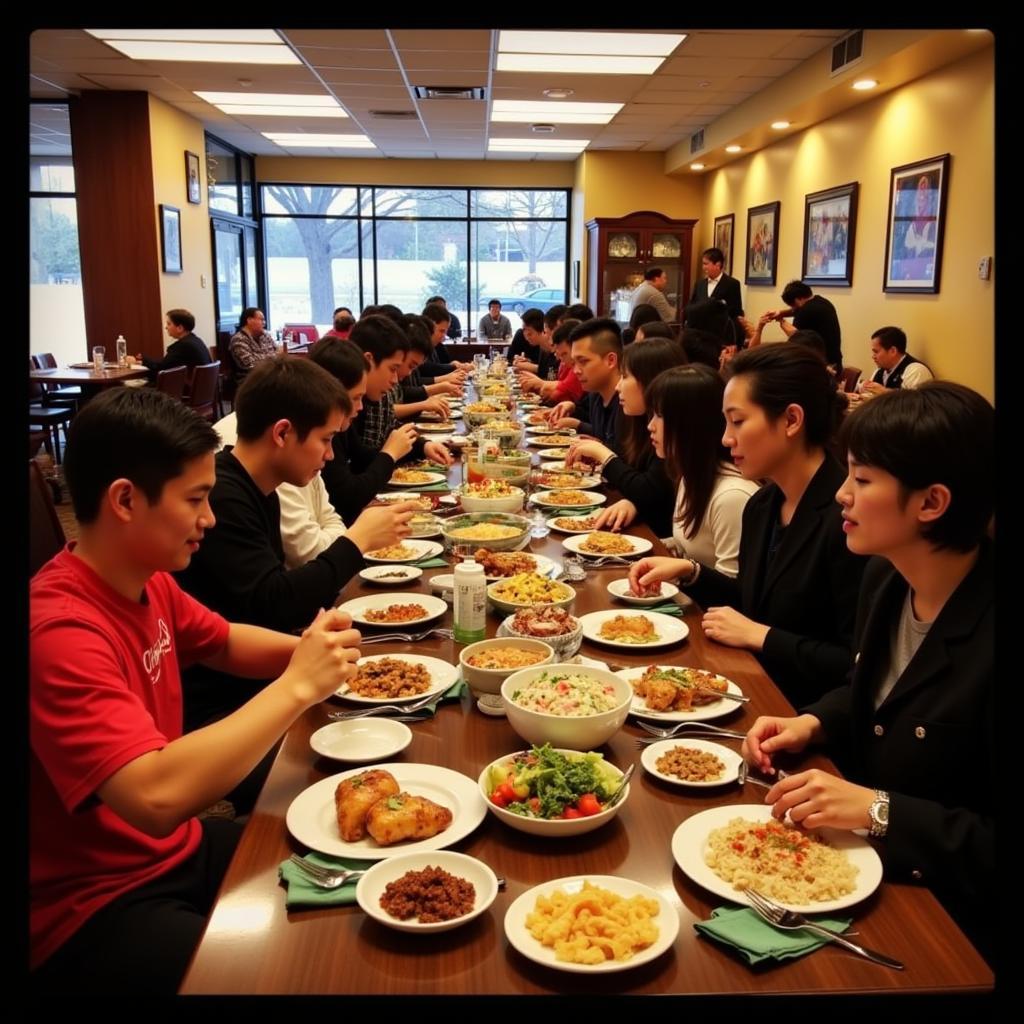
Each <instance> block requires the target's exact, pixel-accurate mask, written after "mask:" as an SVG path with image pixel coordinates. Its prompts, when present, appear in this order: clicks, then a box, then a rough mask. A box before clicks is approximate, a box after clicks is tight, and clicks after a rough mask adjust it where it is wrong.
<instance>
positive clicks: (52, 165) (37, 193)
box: [28, 103, 88, 362]
mask: <svg viewBox="0 0 1024 1024" xmlns="http://www.w3.org/2000/svg"><path fill="white" fill-rule="evenodd" d="M28 159H29V172H28V187H29V346H30V351H31V352H36V353H38V352H51V353H52V354H53V355H54V357H55V358H56V359H57V361H58V362H76V361H78V360H81V359H85V358H87V355H86V351H87V348H88V345H87V343H86V338H85V312H84V309H83V306H82V266H81V260H80V258H79V252H78V209H77V205H76V202H75V168H74V164H73V162H72V159H71V124H70V121H69V118H68V108H67V104H64V103H60V104H54V103H32V104H29V158H28Z"/></svg>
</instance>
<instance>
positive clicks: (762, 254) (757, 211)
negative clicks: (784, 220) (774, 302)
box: [744, 202, 782, 285]
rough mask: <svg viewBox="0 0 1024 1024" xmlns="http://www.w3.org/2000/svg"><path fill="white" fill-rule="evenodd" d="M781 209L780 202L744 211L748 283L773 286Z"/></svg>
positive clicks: (752, 207)
mask: <svg viewBox="0 0 1024 1024" xmlns="http://www.w3.org/2000/svg"><path fill="white" fill-rule="evenodd" d="M781 209H782V203H781V202H774V203H764V204H763V205H761V206H751V207H750V208H749V209H748V210H747V272H746V275H745V277H744V281H746V283H747V284H770V285H774V284H775V270H776V266H775V265H776V263H777V261H778V258H779V212H780V211H781Z"/></svg>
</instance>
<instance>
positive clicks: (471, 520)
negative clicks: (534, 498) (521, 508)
mask: <svg viewBox="0 0 1024 1024" xmlns="http://www.w3.org/2000/svg"><path fill="white" fill-rule="evenodd" d="M482 523H493V524H495V525H496V526H510V527H513V528H514V529H515V531H516V532H515V533H514V534H512V536H511V537H500V538H497V539H496V538H493V537H490V538H485V537H477V538H473V537H456V536H453V534H454V533H455V532H456V531H457V530H460V529H464V528H466V527H473V526H478V525H480V524H482ZM529 532H530V520H529V519H527V518H526V517H525V516H519V515H515V514H514V513H512V512H464V513H463V514H462V515H457V516H453V517H452V518H451V519H448V520H446V521H445V522H444V523H443V525H442V526H441V534H442V536H443V537H444V542H445V547H446V548H448V549H450V548H451V547H452V545H453V544H473V545H475V546H476V547H478V548H489V549H490V550H491V551H515V550H516V549H518V547H519V546H520V545H522V544H525V543H526V542H527V536H528V534H529Z"/></svg>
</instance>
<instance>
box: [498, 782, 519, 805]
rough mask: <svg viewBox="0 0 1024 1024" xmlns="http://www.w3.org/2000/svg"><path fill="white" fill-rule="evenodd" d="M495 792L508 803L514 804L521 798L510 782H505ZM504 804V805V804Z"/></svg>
mask: <svg viewBox="0 0 1024 1024" xmlns="http://www.w3.org/2000/svg"><path fill="white" fill-rule="evenodd" d="M494 792H495V793H496V794H498V795H500V796H501V798H502V799H503V800H504V801H505V803H506V804H514V803H515V802H516V801H517V800H518V799H519V797H518V796H516V791H515V790H514V789H513V788H512V787H511V786H510V785H509V783H508V782H503V783H502V784H501V785H500V786H498V788H497V789H496V790H495V791H494ZM502 806H504V804H503V805H502Z"/></svg>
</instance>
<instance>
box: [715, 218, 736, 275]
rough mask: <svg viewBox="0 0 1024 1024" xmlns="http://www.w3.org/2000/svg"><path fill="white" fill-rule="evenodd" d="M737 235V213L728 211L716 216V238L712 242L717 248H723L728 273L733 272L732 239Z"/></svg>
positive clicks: (724, 268)
mask: <svg viewBox="0 0 1024 1024" xmlns="http://www.w3.org/2000/svg"><path fill="white" fill-rule="evenodd" d="M735 237H736V214H735V213H726V214H724V215H723V216H721V217H716V218H715V240H714V241H713V242H712V243H711V244H712V245H713V246H714V247H715V248H716V249H721V250H722V254H723V255H724V256H725V263H724V264H723V270H724V273H726V274H732V240H733V239H734V238H735Z"/></svg>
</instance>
